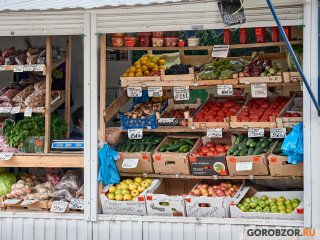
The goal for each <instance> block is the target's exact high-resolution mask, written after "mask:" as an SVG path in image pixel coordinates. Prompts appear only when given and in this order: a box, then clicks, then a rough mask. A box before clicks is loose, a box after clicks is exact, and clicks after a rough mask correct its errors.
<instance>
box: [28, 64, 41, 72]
mask: <svg viewBox="0 0 320 240" xmlns="http://www.w3.org/2000/svg"><path fill="white" fill-rule="evenodd" d="M31 66H32V67H33V71H35V72H42V71H43V70H44V64H34V65H31Z"/></svg>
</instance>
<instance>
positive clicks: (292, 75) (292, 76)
mask: <svg viewBox="0 0 320 240" xmlns="http://www.w3.org/2000/svg"><path fill="white" fill-rule="evenodd" d="M282 76H283V82H301V81H302V77H301V76H300V73H299V72H283V73H282Z"/></svg>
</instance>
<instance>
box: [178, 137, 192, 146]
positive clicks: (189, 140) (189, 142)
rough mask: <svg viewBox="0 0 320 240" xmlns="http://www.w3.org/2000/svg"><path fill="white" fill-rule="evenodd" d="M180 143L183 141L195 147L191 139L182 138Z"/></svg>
mask: <svg viewBox="0 0 320 240" xmlns="http://www.w3.org/2000/svg"><path fill="white" fill-rule="evenodd" d="M180 141H183V142H185V143H187V144H190V145H191V146H193V145H194V141H192V140H191V139H188V138H182V139H180Z"/></svg>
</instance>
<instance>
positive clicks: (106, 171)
mask: <svg viewBox="0 0 320 240" xmlns="http://www.w3.org/2000/svg"><path fill="white" fill-rule="evenodd" d="M98 156H99V166H100V167H99V175H98V182H103V184H104V185H108V184H115V183H119V182H120V175H119V172H118V169H117V166H116V163H115V161H116V160H118V159H119V158H120V156H119V153H118V152H117V151H115V150H114V149H113V148H111V147H110V146H109V145H108V144H106V145H104V146H103V147H102V148H101V149H100V150H99V152H98Z"/></svg>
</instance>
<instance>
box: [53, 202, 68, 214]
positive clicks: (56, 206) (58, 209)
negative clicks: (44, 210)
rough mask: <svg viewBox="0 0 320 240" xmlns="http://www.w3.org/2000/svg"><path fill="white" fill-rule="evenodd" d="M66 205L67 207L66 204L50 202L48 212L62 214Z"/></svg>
mask: <svg viewBox="0 0 320 240" xmlns="http://www.w3.org/2000/svg"><path fill="white" fill-rule="evenodd" d="M68 205H69V203H68V202H64V201H54V202H52V206H51V209H50V212H55V213H63V212H65V211H66V210H67V208H68Z"/></svg>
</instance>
